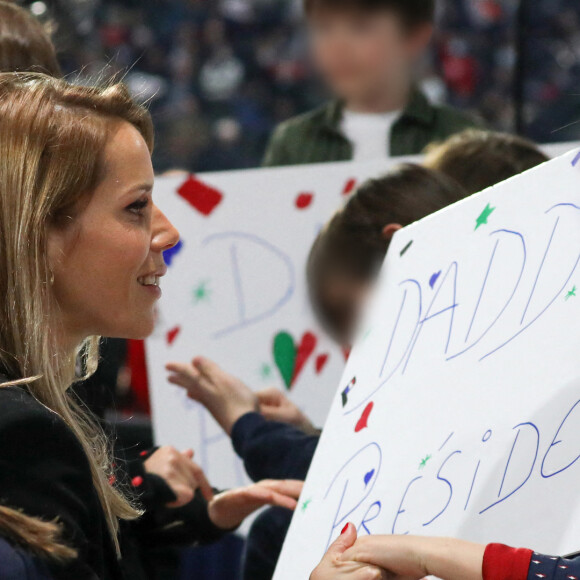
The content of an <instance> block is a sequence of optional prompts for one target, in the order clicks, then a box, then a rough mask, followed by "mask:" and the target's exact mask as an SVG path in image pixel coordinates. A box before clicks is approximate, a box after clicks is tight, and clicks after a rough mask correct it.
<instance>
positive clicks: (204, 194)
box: [177, 175, 224, 216]
mask: <svg viewBox="0 0 580 580" xmlns="http://www.w3.org/2000/svg"><path fill="white" fill-rule="evenodd" d="M177 193H178V194H179V195H180V196H181V197H182V198H183V199H185V201H187V203H189V204H190V205H191V206H192V207H194V208H195V209H196V210H197V211H198V212H199V213H201V214H202V215H204V216H209V215H210V214H211V213H212V212H213V211H214V210H215V208H216V207H217V206H218V205H219V204H220V203H221V202H222V200H223V198H224V196H223V194H222V193H221V192H220V191H218V190H217V189H215V188H214V187H211V186H210V185H208V184H207V183H204V182H203V181H200V180H199V179H196V178H195V177H193V175H192V176H190V177H189V178H188V179H187V181H186V182H185V183H183V185H181V187H180V188H179V189H178V190H177Z"/></svg>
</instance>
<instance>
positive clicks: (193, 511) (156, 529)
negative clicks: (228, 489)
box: [120, 447, 233, 546]
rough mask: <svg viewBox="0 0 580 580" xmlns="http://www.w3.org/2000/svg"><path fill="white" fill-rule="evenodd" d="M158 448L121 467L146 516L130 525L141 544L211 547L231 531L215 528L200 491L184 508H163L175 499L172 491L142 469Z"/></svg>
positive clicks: (160, 479)
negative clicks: (210, 545)
mask: <svg viewBox="0 0 580 580" xmlns="http://www.w3.org/2000/svg"><path fill="white" fill-rule="evenodd" d="M157 449H158V448H157V447H154V448H152V449H149V450H147V451H144V452H142V454H141V455H140V456H139V457H138V458H135V459H132V460H130V461H128V462H127V463H126V465H124V466H123V465H121V466H120V467H121V469H123V468H126V471H127V474H128V478H129V483H130V485H131V486H132V488H133V489H134V491H135V492H136V493H137V494H138V498H139V500H140V501H141V503H142V504H143V507H144V509H145V515H144V516H143V517H142V518H139V519H138V520H136V521H135V522H131V524H130V525H129V528H130V529H131V530H132V531H133V533H135V534H136V535H137V536H138V537H139V539H140V540H141V542H142V543H143V544H145V545H155V546H160V545H166V546H169V545H171V546H175V545H191V544H210V543H212V542H217V541H218V540H220V539H221V538H223V537H224V536H225V535H226V534H228V533H229V532H230V531H233V530H222V529H221V528H218V527H217V526H216V525H214V523H213V522H212V521H211V519H210V517H209V513H208V504H207V501H206V500H205V498H204V497H203V495H202V494H201V493H200V492H199V490H198V491H197V492H196V494H195V497H194V499H193V500H192V501H191V502H189V503H188V504H187V505H184V506H182V507H180V508H168V507H166V506H167V504H168V503H171V502H172V501H175V499H176V497H175V494H174V493H173V490H172V489H171V487H169V485H168V484H167V483H166V481H165V480H164V479H163V478H161V477H159V476H158V475H155V474H152V473H148V472H147V471H146V470H145V461H146V460H147V459H148V458H149V457H151V455H153V453H155V451H157ZM214 491H215V492H216V493H218V491H217V490H214Z"/></svg>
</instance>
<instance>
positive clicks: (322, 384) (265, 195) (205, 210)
mask: <svg viewBox="0 0 580 580" xmlns="http://www.w3.org/2000/svg"><path fill="white" fill-rule="evenodd" d="M400 161H401V160H400V159H398V160H393V161H376V162H371V163H357V164H353V163H338V164H324V165H313V166H309V167H300V168H281V169H259V170H252V171H235V172H225V173H215V174H204V175H199V176H196V177H192V178H188V177H184V176H179V177H175V178H160V179H158V180H157V182H156V186H155V199H156V203H157V204H158V205H159V207H160V208H161V210H162V211H163V212H165V214H166V215H167V216H168V217H169V219H170V220H171V221H172V222H173V223H174V224H175V226H176V227H177V228H178V229H179V231H180V233H181V245H180V246H179V247H178V248H177V250H176V251H175V252H173V253H172V255H170V260H169V261H170V265H169V272H168V275H167V276H166V278H164V280H163V282H162V288H163V299H162V300H161V301H160V305H159V320H158V324H157V328H156V330H155V333H154V335H153V336H152V337H151V338H150V339H149V340H148V341H147V363H148V370H149V384H150V391H151V397H152V408H153V420H154V429H155V438H156V443H158V444H160V445H174V446H176V447H178V448H189V447H192V448H193V449H195V451H196V461H198V462H199V463H200V464H201V465H202V467H203V468H204V470H205V472H206V474H207V475H208V477H209V478H210V481H211V482H212V483H214V484H215V485H216V486H220V487H231V486H235V485H242V484H244V483H245V482H246V481H247V479H246V476H245V474H244V470H243V466H242V465H241V463H240V462H239V460H238V459H237V457H236V456H235V454H234V452H233V450H232V448H231V444H230V441H229V438H228V437H227V436H226V435H225V434H224V433H223V432H222V431H221V429H220V428H219V427H218V426H217V424H215V422H214V421H213V419H212V418H211V417H210V416H209V414H208V413H207V412H206V411H205V410H204V409H203V408H202V407H201V406H200V405H198V404H196V403H194V402H192V401H190V400H188V399H187V398H186V395H185V392H184V391H183V390H181V389H178V388H177V387H174V386H172V385H169V384H168V383H167V380H166V379H167V373H166V372H165V364H166V363H167V362H168V361H172V360H180V361H188V360H191V358H193V356H197V355H203V356H207V357H210V358H212V359H214V360H215V361H216V362H218V363H219V364H220V365H222V366H223V367H224V368H225V369H226V370H228V371H229V372H231V373H233V374H234V375H236V376H238V377H240V378H241V379H243V380H244V381H245V382H246V383H247V384H248V385H250V386H251V387H253V388H255V389H262V388H265V387H271V386H277V387H278V388H280V389H283V390H284V391H285V392H287V393H289V394H290V397H291V398H292V399H293V400H294V401H295V402H296V403H297V404H298V405H299V406H300V407H301V408H302V409H303V410H304V411H305V412H306V413H307V414H308V415H309V416H310V417H311V418H312V420H313V421H314V422H315V424H318V425H322V424H323V423H324V420H325V418H326V415H327V413H328V410H329V408H330V404H331V400H332V397H333V394H334V390H335V388H336V384H337V382H338V379H339V378H340V375H341V373H342V371H343V369H344V364H345V355H344V353H343V352H342V351H341V349H340V348H338V347H337V346H336V345H335V344H334V343H333V342H332V341H331V340H330V339H328V338H327V337H326V336H324V334H323V333H322V332H321V330H320V329H319V328H318V326H317V324H316V323H315V320H314V316H313V314H312V312H311V310H310V306H309V301H308V297H307V292H306V282H305V265H306V260H307V256H308V253H309V251H310V247H311V245H312V242H313V241H314V238H315V236H316V234H317V233H318V231H319V230H320V228H321V226H322V225H323V224H324V223H325V222H326V221H327V219H328V218H329V217H330V216H331V215H332V214H333V213H334V211H335V210H336V209H337V208H338V207H339V206H340V205H341V203H343V201H344V199H345V198H346V196H347V195H348V194H349V193H350V192H352V191H353V190H354V187H355V185H356V183H360V182H361V181H364V180H365V179H367V178H368V177H376V176H378V175H381V174H383V173H386V172H387V170H388V169H389V167H390V166H392V165H393V163H394V162H400ZM276 337H278V341H277V344H278V345H279V347H278V349H277V353H276V354H275V353H274V343H275V340H276ZM284 377H285V378H284Z"/></svg>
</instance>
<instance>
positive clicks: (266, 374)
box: [260, 363, 272, 380]
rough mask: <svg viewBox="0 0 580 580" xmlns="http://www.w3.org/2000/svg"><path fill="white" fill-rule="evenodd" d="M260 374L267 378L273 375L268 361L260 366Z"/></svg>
mask: <svg viewBox="0 0 580 580" xmlns="http://www.w3.org/2000/svg"><path fill="white" fill-rule="evenodd" d="M260 376H261V377H262V378H263V379H264V380H266V379H269V378H270V377H271V376H272V367H271V366H270V365H269V364H268V363H264V364H263V365H262V366H261V367H260Z"/></svg>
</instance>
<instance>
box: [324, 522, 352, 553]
mask: <svg viewBox="0 0 580 580" xmlns="http://www.w3.org/2000/svg"><path fill="white" fill-rule="evenodd" d="M355 542H356V527H355V526H354V525H353V524H350V523H349V524H346V526H344V528H343V529H342V532H341V533H340V536H338V538H336V540H334V543H333V544H331V546H330V548H328V552H326V556H325V558H326V557H329V556H330V557H334V558H336V557H337V556H341V555H342V554H343V553H344V552H346V551H347V550H348V549H349V548H352V546H353V545H354V543H355Z"/></svg>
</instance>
